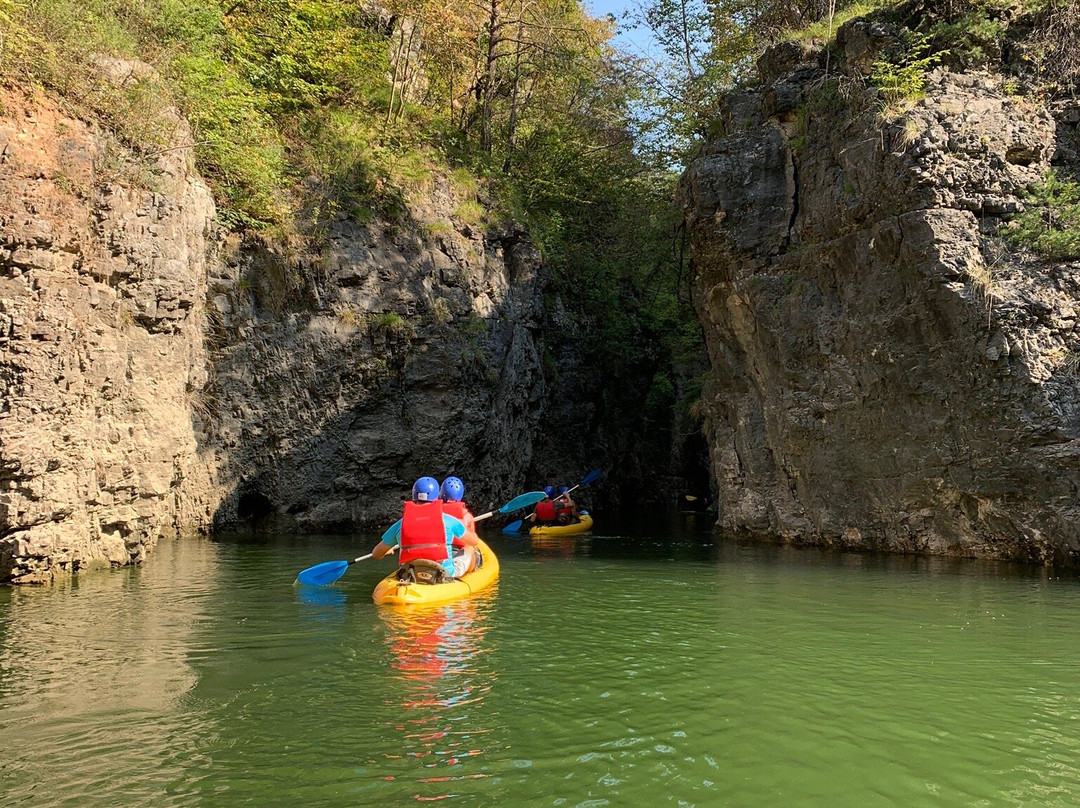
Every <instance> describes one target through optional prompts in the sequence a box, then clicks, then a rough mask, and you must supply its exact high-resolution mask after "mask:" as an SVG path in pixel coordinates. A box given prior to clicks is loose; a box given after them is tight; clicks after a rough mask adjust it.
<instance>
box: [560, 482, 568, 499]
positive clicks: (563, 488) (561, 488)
mask: <svg viewBox="0 0 1080 808" xmlns="http://www.w3.org/2000/svg"><path fill="white" fill-rule="evenodd" d="M569 490H570V489H569V488H568V487H567V486H565V485H560V486H559V496H560V497H561V496H562V495H563V494H565V493H567V492H568V491H569Z"/></svg>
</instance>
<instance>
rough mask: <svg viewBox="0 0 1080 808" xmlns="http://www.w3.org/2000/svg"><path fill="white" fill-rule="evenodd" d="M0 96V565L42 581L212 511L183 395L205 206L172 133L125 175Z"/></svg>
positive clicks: (99, 150)
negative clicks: (132, 177)
mask: <svg viewBox="0 0 1080 808" xmlns="http://www.w3.org/2000/svg"><path fill="white" fill-rule="evenodd" d="M2 102H3V103H2V108H3V114H2V115H0V386H2V388H3V398H2V400H0V580H14V581H16V582H33V581H47V580H49V579H50V578H51V577H52V576H53V575H54V574H56V573H58V572H60V573H62V572H73V571H75V570H78V569H82V568H85V567H88V566H94V565H110V564H112V565H118V564H127V563H131V562H133V561H138V560H140V559H142V558H143V557H144V556H145V554H146V552H147V550H148V549H149V548H151V547H152V546H153V544H154V542H155V541H156V539H157V538H158V537H159V536H160V535H162V534H164V533H166V532H172V531H174V530H175V529H176V528H177V527H178V526H179V525H181V524H192V525H195V526H199V525H206V524H207V523H208V520H209V517H210V515H211V513H212V512H213V509H214V506H215V503H216V501H217V498H218V495H217V494H216V493H214V484H213V482H212V473H211V472H210V470H209V469H208V467H207V466H206V465H205V463H204V462H203V461H202V459H201V458H200V449H199V445H198V440H197V438H196V435H195V431H194V429H193V426H192V420H191V416H190V403H191V398H192V396H193V394H194V392H195V391H197V390H198V389H200V388H201V387H202V385H203V383H204V381H205V374H206V363H205V351H204V348H203V323H204V318H205V305H204V301H205V289H206V261H207V256H208V254H210V253H211V252H212V243H213V237H212V222H213V216H214V204H213V201H212V199H211V196H210V192H209V190H208V189H207V187H206V186H205V185H204V184H203V183H202V182H201V181H200V180H199V179H198V178H197V177H195V176H193V175H192V174H191V173H190V172H189V170H188V163H189V155H188V153H187V151H186V150H185V149H184V148H177V149H174V150H171V151H167V152H163V153H161V154H159V155H158V156H157V157H156V158H153V159H152V160H151V161H150V164H149V165H147V166H144V168H146V169H147V170H148V172H149V173H148V175H147V176H148V177H152V180H151V181H150V183H148V185H144V186H139V185H138V184H136V183H132V182H130V181H127V180H126V179H125V178H124V177H122V176H120V173H121V172H123V171H124V170H125V169H126V168H130V167H131V166H132V164H131V163H130V162H128V161H129V155H126V154H125V152H124V150H123V149H121V148H120V147H119V146H118V145H117V144H116V142H115V141H114V140H112V139H110V138H109V137H107V136H105V135H104V134H102V133H101V132H98V131H96V130H95V129H93V128H92V127H90V126H87V125H86V124H84V123H82V122H80V121H77V120H73V119H71V118H69V117H67V116H65V115H63V114H62V113H61V112H60V111H59V110H58V109H57V108H56V107H55V106H54V105H52V104H51V103H49V102H48V101H44V100H40V99H35V100H34V101H32V102H31V101H30V100H29V99H27V98H24V97H22V96H18V95H16V94H13V93H8V94H5V95H4V96H3V98H2ZM176 138H177V143H179V144H182V143H184V142H190V133H189V132H188V131H187V130H186V128H185V127H184V125H183V123H182V122H181V121H179V120H177V121H176ZM151 187H152V188H153V189H152V190H151Z"/></svg>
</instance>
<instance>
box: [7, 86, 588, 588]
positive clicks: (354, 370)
mask: <svg viewBox="0 0 1080 808" xmlns="http://www.w3.org/2000/svg"><path fill="white" fill-rule="evenodd" d="M129 72H130V71H129ZM121 80H122V78H121ZM169 124H170V126H169V127H168V129H169V130H170V131H172V132H173V142H172V143H171V144H169V145H168V146H166V147H165V148H163V149H161V150H158V151H155V152H153V153H152V154H150V155H148V156H147V155H143V156H139V155H138V154H136V153H134V152H131V151H130V150H128V149H126V148H124V147H123V146H122V145H121V144H120V143H118V142H117V141H116V139H115V138H114V137H112V136H110V135H109V134H108V133H107V132H105V131H104V130H102V129H100V128H98V127H95V126H93V125H90V124H87V123H85V122H83V121H80V120H77V119H75V118H72V117H70V116H68V115H65V114H64V113H63V112H62V111H61V110H60V109H59V108H58V107H57V106H56V105H55V104H54V103H52V102H50V101H48V100H47V99H44V98H40V97H34V98H31V97H29V96H26V95H23V94H20V93H17V92H5V93H4V95H3V97H2V98H0V169H2V170H0V380H2V382H3V385H4V391H5V395H4V399H3V403H2V406H0V580H11V581H15V582H24V583H25V582H42V581H48V580H50V579H51V578H52V577H54V576H55V575H57V574H66V573H70V572H74V571H77V570H79V569H83V568H86V567H90V566H94V565H122V564H128V563H134V562H138V561H140V560H141V559H142V558H144V557H145V555H146V553H147V551H148V550H149V549H151V548H152V547H153V545H154V543H155V541H156V539H157V538H158V537H159V536H161V535H163V534H165V533H171V532H175V531H178V530H183V529H196V530H207V529H211V528H212V527H215V526H216V527H218V528H233V529H252V528H256V529H318V530H323V529H344V528H351V527H356V526H361V525H369V524H373V523H379V522H385V521H387V520H390V519H392V518H395V517H396V515H397V514H398V513H399V512H400V502H401V498H402V496H403V495H404V494H406V493H407V492H408V490H409V487H410V485H411V483H412V481H413V480H414V479H415V478H416V477H418V476H420V475H422V474H433V475H436V476H440V477H441V476H444V475H447V474H451V473H454V474H458V475H460V476H462V477H463V478H464V479H465V481H466V484H467V486H468V499H469V501H470V502H471V503H473V504H474V506H475V507H478V508H484V509H486V508H487V507H488V506H494V505H498V504H501V503H502V502H503V501H505V500H506V499H508V498H509V497H510V496H512V495H513V494H515V493H520V492H521V491H522V490H525V489H524V488H523V486H524V485H525V484H526V482H527V480H526V476H527V473H528V469H529V467H530V464H531V463H532V462H533V460H534V456H533V447H534V436H535V435H536V433H537V432H539V431H540V430H539V429H538V425H539V423H540V421H541V419H542V418H543V415H544V411H545V407H546V406H547V405H548V404H549V403H550V401H551V400H552V398H553V395H554V394H555V392H556V391H557V390H558V389H559V384H562V383H564V382H565V379H566V378H574V377H575V376H576V375H578V374H576V372H574V373H570V372H567V373H566V374H565V376H564V381H563V382H556V383H553V382H552V380H551V379H550V378H548V377H549V376H550V375H551V374H550V373H549V372H548V370H546V369H545V360H544V355H545V351H547V350H548V348H547V345H546V342H545V333H550V332H551V330H552V329H553V328H555V329H557V330H558V335H559V336H558V340H559V344H560V351H562V352H563V353H564V354H565V353H566V352H570V353H573V345H574V340H575V333H576V330H577V328H578V326H576V325H575V324H574V323H573V322H571V321H568V320H566V318H561V317H559V315H558V313H557V312H558V310H559V307H558V306H556V307H555V313H549V311H548V309H547V308H546V307H545V303H544V292H545V289H546V288H547V284H548V283H549V282H550V277H548V276H547V275H546V270H545V268H544V267H543V264H542V262H541V260H540V255H539V252H538V250H537V249H536V248H535V247H534V246H533V245H532V244H531V242H530V241H529V239H528V237H527V235H526V234H525V233H524V232H523V230H522V229H521V228H520V227H516V226H514V225H502V226H499V227H492V226H481V225H478V224H477V222H476V214H475V213H474V211H475V209H476V201H475V199H472V198H471V197H470V198H468V199H466V198H465V195H463V193H462V192H461V191H459V190H455V188H454V186H453V184H452V183H451V182H450V181H449V180H448V179H447V178H446V177H440V176H434V177H433V178H432V179H431V180H429V181H427V182H426V184H425V186H424V187H423V188H419V189H416V193H415V194H413V195H412V197H411V202H410V203H409V204H408V205H407V206H406V209H405V210H403V211H402V213H401V215H400V216H398V217H397V218H394V219H392V220H390V219H384V220H379V221H374V222H367V223H359V222H358V221H357V220H356V219H354V218H350V217H348V216H345V215H341V216H338V217H336V218H335V219H334V220H333V221H331V222H329V223H327V224H326V227H325V232H324V233H323V234H322V236H321V238H320V239H318V240H317V242H316V241H307V242H304V243H303V244H300V245H299V246H297V245H295V244H292V243H285V244H282V243H273V242H270V241H265V240H261V239H246V240H244V239H240V238H239V237H237V236H227V235H226V234H224V233H223V232H222V231H221V230H220V228H219V227H218V226H217V225H216V224H215V222H214V216H215V209H214V204H213V201H212V197H211V194H210V191H209V190H208V188H207V187H206V186H205V185H204V184H203V182H202V181H201V180H200V179H199V177H198V176H197V174H196V173H194V171H193V170H192V162H193V161H192V155H191V150H190V144H191V142H192V138H191V134H190V132H189V130H188V128H187V126H186V124H185V123H184V122H183V121H182V120H181V119H180V118H179V117H175V118H174V119H173V120H171V121H170V122H169ZM466 202H468V203H469V204H464V203H466ZM462 211H464V212H465V215H463V214H462ZM313 243H314V244H317V249H315V248H312V247H311V244H313ZM571 364H572V363H571ZM560 407H561V408H560V410H559V412H560V417H561V418H562V421H561V426H562V431H561V435H562V437H563V440H562V441H561V442H560V445H559V446H558V447H556V448H557V450H558V451H559V452H560V454H558V455H555V454H553V453H552V454H549V456H548V458H547V462H548V463H556V462H557V463H559V464H561V467H562V468H564V469H565V468H571V469H574V470H575V471H576V470H579V469H580V470H584V469H586V468H587V464H588V463H590V462H592V463H595V462H596V461H597V459H599V458H602V452H600V451H596V450H594V449H595V447H593V446H591V444H590V439H589V437H588V436H589V434H590V433H595V431H596V430H595V417H596V416H595V411H594V409H593V408H591V407H590V405H589V404H588V403H587V402H583V403H582V404H581V405H580V406H576V405H566V404H562V405H560ZM551 448H552V447H550V446H549V449H551ZM586 452H588V459H585V456H586ZM529 482H533V483H534V484H535V481H532V480H530V481H529Z"/></svg>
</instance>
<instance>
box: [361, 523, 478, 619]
mask: <svg viewBox="0 0 1080 808" xmlns="http://www.w3.org/2000/svg"><path fill="white" fill-rule="evenodd" d="M476 549H477V550H478V551H479V552H480V557H481V558H482V559H483V563H482V564H481V565H480V567H479V568H477V569H474V570H473V571H472V572H470V573H468V574H467V575H465V577H464V578H456V579H454V580H453V581H448V582H446V583H442V584H420V583H405V582H402V581H399V580H398V578H397V570H395V571H394V572H392V573H390V574H389V575H388V576H386V577H385V578H383V579H382V580H381V581H379V585H378V586H376V587H375V592H374V593H373V594H372V596H371V597H372V599H373V600H374V601H375V603H377V604H378V605H380V606H381V605H390V606H427V605H429V604H437V603H446V602H448V601H451V600H458V599H459V598H467V597H468V596H469V595H471V594H473V593H474V592H479V591H480V590H481V589H485V588H486V587H489V586H491V584H493V583H495V579H496V578H498V577H499V559H498V558H496V557H495V553H493V552H492V551H491V548H490V547H488V546H487V544H486V543H485V542H484V540H483V539H480V544H479V546H478V547H477V548H476Z"/></svg>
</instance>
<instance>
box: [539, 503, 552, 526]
mask: <svg viewBox="0 0 1080 808" xmlns="http://www.w3.org/2000/svg"><path fill="white" fill-rule="evenodd" d="M536 521H537V522H554V521H555V503H554V502H552V501H551V500H550V499H544V500H541V501H540V502H537V503H536Z"/></svg>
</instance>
